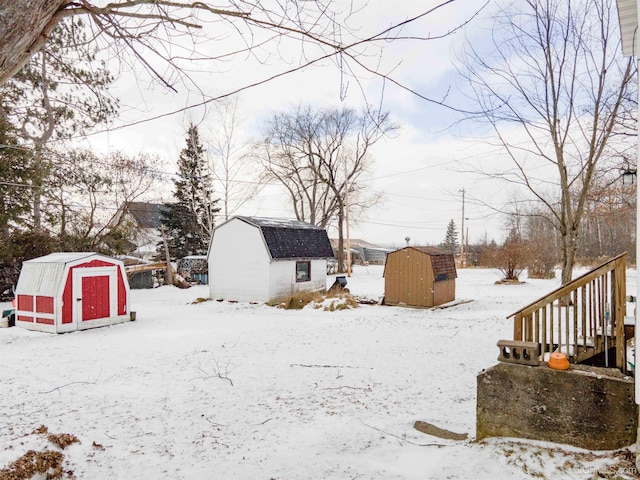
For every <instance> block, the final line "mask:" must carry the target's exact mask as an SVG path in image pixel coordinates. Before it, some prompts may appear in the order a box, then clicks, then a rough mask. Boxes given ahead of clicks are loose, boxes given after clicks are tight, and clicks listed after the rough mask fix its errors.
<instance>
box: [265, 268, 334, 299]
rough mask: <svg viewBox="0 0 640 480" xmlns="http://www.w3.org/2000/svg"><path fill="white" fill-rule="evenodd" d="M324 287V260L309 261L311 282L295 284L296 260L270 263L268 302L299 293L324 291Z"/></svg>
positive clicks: (325, 271) (325, 281)
mask: <svg viewBox="0 0 640 480" xmlns="http://www.w3.org/2000/svg"><path fill="white" fill-rule="evenodd" d="M301 260H303V259H301ZM326 286H327V261H326V260H325V259H315V260H311V280H310V281H308V282H296V260H280V261H275V262H272V263H271V267H270V274H269V299H270V300H278V299H281V298H285V297H288V296H289V295H291V294H293V293H295V292H300V291H316V290H324V289H325V288H326Z"/></svg>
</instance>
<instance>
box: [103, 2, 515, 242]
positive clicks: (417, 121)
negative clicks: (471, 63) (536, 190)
mask: <svg viewBox="0 0 640 480" xmlns="http://www.w3.org/2000/svg"><path fill="white" fill-rule="evenodd" d="M438 3H440V2H433V1H430V0H422V1H415V0H414V1H398V0H371V1H370V2H369V5H368V6H367V7H366V10H363V12H362V13H361V14H359V15H357V16H355V18H354V19H353V20H352V21H353V22H354V25H355V24H356V23H357V22H359V23H357V25H358V28H359V32H360V33H359V34H360V35H361V36H363V35H364V34H365V33H366V32H371V33H373V32H377V31H380V30H382V29H384V28H386V27H387V26H389V25H390V24H392V23H397V22H398V21H402V20H404V19H406V18H410V17H412V16H413V15H415V14H416V13H419V12H422V11H425V10H426V9H427V7H428V6H429V5H436V4H438ZM484 3H485V2H484V1H481V0H465V1H464V2H462V1H457V2H453V3H452V4H451V5H448V6H446V7H444V8H442V9H440V10H438V11H436V12H435V13H433V14H430V15H429V16H427V17H426V18H425V19H423V20H421V21H419V22H416V23H415V24H412V25H411V26H410V27H409V28H407V29H406V30H405V31H404V32H403V33H405V34H413V35H418V34H419V35H421V36H426V35H429V36H439V35H442V34H444V33H446V32H447V31H449V30H451V29H454V28H455V27H456V26H457V25H460V23H462V22H463V21H465V20H466V19H467V18H468V17H469V16H470V15H471V14H472V13H473V12H474V11H475V10H477V9H478V8H480V7H481V6H482V5H483V4H484ZM462 7H464V8H462ZM490 7H491V5H490V6H489V8H490ZM482 18H486V15H483V16H482V17H481V18H478V19H476V20H473V21H472V22H471V23H470V24H469V25H468V26H467V27H466V28H465V29H463V30H459V31H457V32H455V33H454V34H452V35H451V36H448V37H446V38H443V39H436V40H429V41H403V42H397V43H391V44H388V45H387V46H385V49H384V52H383V57H382V58H380V59H376V61H379V65H380V69H381V70H382V71H385V72H387V71H388V72H390V75H391V76H392V77H393V78H394V79H396V80H398V81H400V82H402V83H404V84H405V85H407V86H409V87H410V88H412V89H414V90H415V91H417V92H419V93H420V94H422V95H424V96H427V97H429V98H433V99H436V100H440V99H444V98H446V101H447V102H449V103H451V104H454V105H456V106H458V107H464V98H463V97H461V96H460V95H459V93H458V91H457V89H458V87H459V85H457V84H458V83H460V81H459V78H458V75H457V74H456V70H455V66H454V63H455V56H456V52H458V51H460V49H461V48H462V45H463V43H464V38H465V36H466V37H471V38H476V39H478V40H477V41H481V40H482V35H483V34H486V33H488V30H485V28H486V27H487V25H486V20H484V22H485V24H484V25H483V20H482ZM285 47H286V45H283V47H282V48H285ZM292 48H293V47H292ZM292 55H295V54H292ZM289 66H291V64H285V63H283V62H282V61H281V60H279V59H276V58H271V59H270V60H269V61H268V64H264V63H256V62H255V61H252V60H251V59H248V58H243V59H241V60H240V61H237V62H234V63H233V64H229V65H228V68H227V69H226V70H225V71H219V72H212V71H210V70H208V69H207V68H206V67H205V66H197V69H198V70H200V71H199V72H194V73H193V74H192V78H193V79H194V81H196V82H197V84H198V88H199V89H200V90H201V93H196V92H195V91H194V89H192V88H191V89H190V88H187V87H186V86H183V85H177V90H178V92H177V93H175V92H170V91H167V90H166V89H164V88H161V87H159V86H155V87H150V85H149V83H148V82H147V80H146V79H145V78H144V75H142V74H141V73H140V72H139V71H138V70H136V69H135V68H132V69H131V70H129V71H124V72H123V73H122V74H121V76H120V78H119V80H118V83H117V84H116V86H115V88H114V94H115V95H116V96H117V97H119V98H120V99H121V101H122V103H123V109H122V112H121V115H120V117H119V119H118V120H117V121H116V122H115V123H114V125H113V126H112V127H111V128H110V129H109V131H108V132H106V133H103V134H100V135H94V136H92V137H90V142H91V144H92V146H93V147H94V148H95V149H97V150H99V151H101V152H102V153H106V152H108V151H114V150H123V151H125V152H127V153H130V154H135V153H138V152H145V153H155V154H158V155H159V156H160V157H161V158H162V159H163V160H164V161H165V168H166V171H167V172H168V173H171V172H175V171H176V170H175V161H176V159H177V157H178V154H179V151H180V150H181V149H182V148H183V146H184V143H185V133H186V129H187V125H188V124H189V122H194V123H196V124H198V125H199V127H200V130H201V133H202V135H203V137H205V138H206V136H207V129H208V128H212V125H213V123H214V122H213V120H212V119H211V118H210V115H209V114H208V112H209V111H210V109H209V108H206V107H197V108H191V109H187V110H184V111H181V112H178V113H173V114H171V112H176V111H177V110H180V109H183V108H185V107H188V106H190V105H195V104H198V103H200V102H202V101H203V99H207V98H211V97H215V96H218V95H221V94H225V93H228V92H230V91H233V90H235V89H236V88H238V87H239V86H241V85H245V84H247V83H251V82H252V81H254V80H259V79H263V78H268V77H269V76H270V75H272V74H273V73H277V72H280V71H282V70H283V68H285V69H286V68H288V67H289ZM360 73H361V75H360V81H359V82H358V81H356V80H354V79H349V78H346V77H344V76H343V77H341V75H340V70H339V69H338V68H337V67H336V66H335V64H334V63H333V62H331V61H325V62H324V63H323V64H321V65H315V66H312V67H309V68H307V69H305V70H303V71H299V72H296V73H293V74H290V75H287V76H284V77H281V78H278V79H276V80H273V81H270V82H268V83H267V84H264V85H260V86H257V87H253V88H251V89H249V90H247V91H245V92H243V93H241V94H240V96H239V101H240V103H239V105H240V111H241V114H242V116H243V117H244V118H245V120H244V121H243V124H242V127H243V132H244V134H245V135H246V136H247V138H250V137H251V136H256V135H259V133H260V130H261V128H262V125H263V121H264V119H265V118H267V117H268V116H269V114H270V112H273V111H276V110H282V109H285V108H287V107H288V106H291V105H297V104H300V103H304V104H312V105H318V106H321V107H333V106H337V107H340V106H349V107H353V108H356V109H360V108H361V107H362V106H363V104H364V103H365V101H366V102H369V103H374V104H376V105H379V104H380V103H381V104H382V108H383V110H387V111H389V112H390V115H391V118H392V120H393V121H394V122H396V123H398V124H399V125H400V127H401V129H400V131H399V132H398V134H397V135H395V136H394V138H387V139H385V140H384V141H381V142H379V143H378V144H377V145H376V146H375V148H374V149H373V158H374V164H373V167H372V169H371V171H370V172H369V173H368V174H366V175H365V176H363V179H366V181H367V184H368V185H369V187H370V189H371V190H372V191H375V192H381V193H383V200H382V202H380V204H379V205H377V206H376V207H373V208H371V209H369V210H368V211H367V212H366V215H365V216H362V217H360V218H358V219H355V221H354V222H353V223H351V238H362V239H365V240H367V241H370V242H372V243H379V244H395V245H398V246H399V245H403V244H404V239H405V237H407V236H408V237H410V238H411V243H412V244H432V245H433V244H438V243H439V242H441V241H442V240H443V239H444V237H445V233H446V228H447V224H448V223H449V221H450V220H452V219H453V220H454V222H455V223H456V225H457V227H458V229H460V228H461V223H462V193H461V191H462V189H464V190H465V192H466V194H465V200H466V201H465V217H466V220H465V230H466V231H467V232H468V237H469V239H470V242H476V241H479V240H480V239H482V238H485V237H488V238H489V240H490V239H492V238H495V239H496V240H500V239H501V237H502V236H503V233H502V225H503V223H504V220H503V218H501V217H500V216H499V215H495V214H492V212H491V209H489V208H487V207H486V206H483V205H482V203H483V202H484V203H489V204H491V205H494V206H499V205H500V204H501V203H502V202H504V201H505V199H506V198H508V196H509V195H511V194H512V192H509V191H508V190H507V189H505V188H503V187H499V186H497V185H495V184H493V183H490V182H487V181H483V180H482V179H479V178H477V177H476V176H475V175H472V174H469V173H464V172H463V171H462V168H461V166H460V163H461V162H462V163H465V161H466V160H468V159H469V158H479V157H483V156H486V155H487V152H489V149H488V147H487V145H485V144H483V143H481V142H478V141H477V140H474V137H477V136H481V135H482V133H481V132H480V131H474V127H473V126H469V125H468V124H466V125H465V124H463V126H462V127H460V126H459V125H458V124H457V123H456V122H457V121H459V120H461V118H462V117H463V115H462V116H461V115H460V114H458V113H456V112H454V111H452V110H449V109H447V108H445V107H442V106H438V105H436V104H434V103H431V102H427V101H425V100H423V99H420V98H419V97H417V96H415V95H412V94H411V93H409V92H407V91H405V90H402V89H401V88H399V87H397V86H394V85H392V84H391V83H389V82H386V83H385V84H384V85H383V83H382V82H381V81H380V79H376V78H372V77H371V76H370V75H365V74H363V73H362V72H360ZM165 114H169V115H166V116H162V117H160V118H156V117H159V116H161V115H165ZM122 126H126V127H124V128H121V127H122ZM165 178H166V179H167V182H166V183H165V185H164V192H162V193H158V195H157V196H156V197H155V198H149V200H151V201H169V200H171V191H172V188H173V184H172V183H171V177H170V176H169V175H167V176H166V177H165ZM239 213H240V214H242V215H257V216H272V217H292V211H291V209H290V208H288V204H287V202H286V199H285V197H284V196H283V195H282V191H281V190H278V189H277V188H276V187H272V186H268V187H266V188H264V189H263V190H262V192H261V194H260V197H259V198H257V199H256V201H254V202H251V203H250V204H247V205H246V206H245V207H244V208H243V209H242V210H241V211H240V212H239ZM467 232H465V233H467ZM330 235H335V232H331V231H330Z"/></svg>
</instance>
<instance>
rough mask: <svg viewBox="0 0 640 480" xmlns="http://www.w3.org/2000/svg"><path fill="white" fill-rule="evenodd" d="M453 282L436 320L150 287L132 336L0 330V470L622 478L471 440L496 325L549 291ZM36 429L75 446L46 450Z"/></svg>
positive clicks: (567, 457) (570, 456) (622, 454)
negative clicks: (52, 454) (35, 461)
mask: <svg viewBox="0 0 640 480" xmlns="http://www.w3.org/2000/svg"><path fill="white" fill-rule="evenodd" d="M458 274H459V278H458V281H457V292H456V298H457V299H458V300H470V302H468V303H461V304H459V305H457V306H454V307H451V308H446V309H435V310H424V309H409V308H399V307H385V306H379V305H374V306H365V305H363V306H361V307H359V308H357V309H353V310H341V311H334V312H330V311H323V310H320V309H312V308H306V309H304V310H301V311H285V310H281V309H277V308H273V307H268V306H265V305H261V304H243V303H230V302H217V301H205V302H197V301H196V300H197V299H198V298H199V297H201V298H204V297H207V296H208V288H207V287H206V286H205V287H194V288H191V289H188V290H180V289H177V288H174V287H161V288H158V289H154V290H134V291H132V299H133V302H132V303H133V306H132V310H135V311H136V312H137V320H136V321H135V322H130V323H125V324H120V325H115V326H112V327H105V328H98V329H93V330H87V331H82V332H77V333H69V334H64V335H52V334H46V333H39V332H31V331H26V330H23V329H20V328H5V329H0V362H1V365H0V469H1V468H2V467H6V466H7V465H9V464H10V463H11V462H13V461H14V460H16V459H17V458H18V457H20V456H21V455H22V454H24V453H25V452H26V451H27V450H29V449H34V450H36V451H40V450H45V449H52V450H59V451H61V452H62V453H63V454H64V455H65V460H64V469H65V471H69V472H73V475H75V478H78V479H151V478H153V479H212V478H216V479H264V480H270V479H277V480H289V479H470V478H474V479H496V478H505V479H506V478H508V479H520V478H541V477H544V478H549V479H552V478H553V479H555V478H577V479H582V478H584V479H587V478H601V477H605V478H636V477H635V476H634V472H632V471H631V470H632V469H631V466H632V463H629V461H627V460H625V458H628V457H631V455H630V452H629V450H626V449H625V450H622V451H617V452H589V451H585V450H580V449H576V448H571V447H567V446H561V445H553V444H547V443H541V442H530V441H522V440H514V439H491V440H489V441H482V442H476V441H475V439H474V436H475V408H476V375H477V374H478V372H479V371H481V370H482V369H483V368H487V367H490V366H492V365H494V364H495V363H496V358H497V355H498V349H497V347H496V342H497V341H498V340H499V339H503V338H511V333H512V324H511V321H508V320H506V318H505V317H506V316H507V315H509V314H511V313H513V312H514V311H516V310H518V309H519V308H520V307H522V306H524V305H526V304H527V303H529V302H531V301H532V300H534V299H536V298H538V297H540V296H542V295H544V294H546V293H548V292H549V291H550V290H552V289H553V288H555V287H556V286H557V285H558V280H527V281H526V283H524V284H522V285H495V284H494V282H495V281H496V280H498V279H499V274H498V273H497V272H496V271H491V270H460V271H459V272H458ZM628 277H629V278H628V280H629V286H628V288H629V289H630V290H631V291H635V271H631V270H630V271H629V273H628ZM383 282H384V281H383V278H382V267H377V266H369V267H355V270H354V272H353V276H352V277H351V278H350V279H349V285H348V287H349V288H350V290H351V292H352V293H353V294H355V295H362V296H366V297H369V298H374V299H378V298H379V297H381V296H382V293H383V290H384V283H383ZM328 283H329V284H331V283H332V279H330V280H329V282H328ZM505 408H508V401H507V399H505ZM416 420H422V421H426V422H430V423H432V424H435V425H437V426H439V427H441V428H445V429H448V430H451V431H453V432H457V433H467V434H469V439H468V440H466V441H453V440H444V439H441V438H437V437H433V436H429V435H425V434H423V433H420V432H418V431H416V430H414V429H413V424H414V422H415V421H416ZM41 425H44V426H46V427H47V429H48V431H49V432H50V433H55V434H62V433H68V434H73V435H75V436H76V437H78V439H79V440H80V443H75V444H72V445H70V446H69V447H67V448H66V449H64V450H60V448H59V447H56V446H54V445H53V444H52V443H51V442H50V441H49V440H47V435H45V434H42V433H35V432H34V431H35V430H36V429H37V428H38V427H40V426H41ZM627 468H628V469H629V470H625V469H627ZM619 469H621V470H619ZM617 475H620V476H617Z"/></svg>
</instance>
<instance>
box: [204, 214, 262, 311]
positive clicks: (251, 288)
mask: <svg viewBox="0 0 640 480" xmlns="http://www.w3.org/2000/svg"><path fill="white" fill-rule="evenodd" d="M268 267H269V254H268V253H267V250H266V246H265V244H264V241H263V239H262V234H261V233H260V231H259V229H258V228H256V227H254V226H252V225H249V224H247V223H245V222H243V221H242V220H238V219H232V220H229V221H228V222H227V223H225V224H223V225H221V226H219V227H218V228H216V230H215V231H214V234H213V238H212V241H211V248H210V251H209V291H210V294H211V298H212V299H214V300H217V299H220V298H222V299H225V300H237V301H240V302H251V301H255V302H266V301H268V300H269V271H268Z"/></svg>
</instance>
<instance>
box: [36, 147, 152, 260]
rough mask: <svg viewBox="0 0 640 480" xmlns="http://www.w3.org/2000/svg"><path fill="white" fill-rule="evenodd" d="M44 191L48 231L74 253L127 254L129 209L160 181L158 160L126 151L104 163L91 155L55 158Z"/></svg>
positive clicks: (78, 152)
mask: <svg viewBox="0 0 640 480" xmlns="http://www.w3.org/2000/svg"><path fill="white" fill-rule="evenodd" d="M54 162H55V168H53V169H52V170H51V173H50V176H49V177H48V178H47V179H46V188H44V189H43V190H44V191H43V196H44V197H45V202H46V205H47V208H46V210H45V211H46V216H45V219H46V226H47V227H48V229H49V230H51V231H52V232H54V233H55V236H56V237H57V238H58V240H59V246H60V247H61V248H63V249H68V250H70V251H82V250H100V251H110V252H114V253H125V252H126V246H127V245H126V243H127V240H128V239H129V238H131V233H132V232H131V231H130V229H131V228H132V227H133V226H132V225H128V224H127V217H126V216H125V215H123V212H124V211H125V208H124V207H125V206H126V205H128V204H129V203H131V202H134V201H136V200H138V199H139V198H140V197H141V196H143V195H144V194H145V193H147V192H149V191H150V190H151V189H152V188H153V186H154V185H155V183H156V182H157V180H158V178H159V173H158V172H159V170H158V166H159V160H158V159H157V158H156V157H150V156H148V155H138V156H135V157H129V156H126V155H124V154H122V153H121V152H114V153H111V154H110V155H109V156H107V157H104V158H101V157H98V156H96V155H94V154H93V153H91V152H89V151H86V150H68V151H66V152H65V154H64V155H56V156H54Z"/></svg>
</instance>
